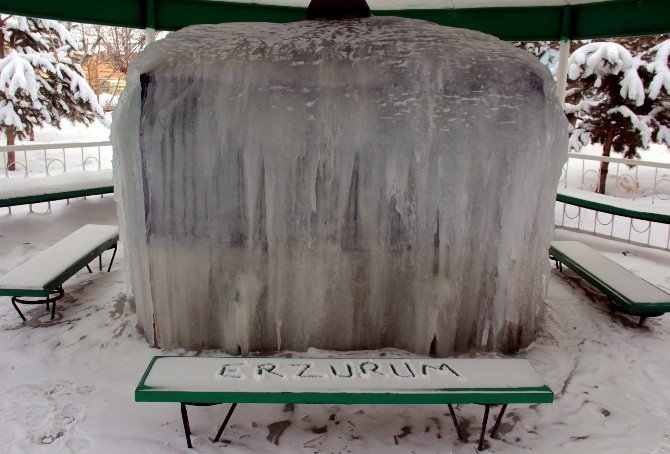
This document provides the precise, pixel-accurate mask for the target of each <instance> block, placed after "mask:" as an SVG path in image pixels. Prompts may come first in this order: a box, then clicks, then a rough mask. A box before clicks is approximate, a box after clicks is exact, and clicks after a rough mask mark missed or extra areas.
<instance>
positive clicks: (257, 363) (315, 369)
mask: <svg viewBox="0 0 670 454" xmlns="http://www.w3.org/2000/svg"><path fill="white" fill-rule="evenodd" d="M217 375H218V377H220V378H222V379H232V380H243V379H246V378H249V377H251V378H254V379H256V380H287V379H296V380H315V379H331V378H332V379H350V380H356V379H366V378H376V379H383V378H387V379H396V380H397V379H404V380H412V379H425V378H431V377H433V378H435V377H444V378H451V379H458V380H463V379H464V378H465V377H463V376H462V374H461V373H459V372H458V371H457V370H456V368H455V367H453V366H451V365H450V364H449V363H448V362H446V361H430V360H425V361H423V360H406V359H399V360H383V361H380V360H371V359H360V360H325V361H324V360H319V361H310V360H308V359H304V360H301V359H297V358H296V359H277V360H275V359H270V358H258V359H249V360H239V359H237V360H235V361H230V362H224V364H223V365H222V366H221V368H220V369H219V371H218V374H217Z"/></svg>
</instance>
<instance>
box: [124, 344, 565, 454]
mask: <svg viewBox="0 0 670 454" xmlns="http://www.w3.org/2000/svg"><path fill="white" fill-rule="evenodd" d="M553 398H554V394H553V392H552V391H551V389H549V387H548V386H547V385H546V384H545V383H544V381H543V380H542V378H541V377H540V376H539V375H538V373H537V372H536V371H535V369H533V367H532V366H531V365H530V363H528V361H526V360H525V359H465V358H454V359H452V358H445V359H435V358H425V359H416V358H412V359H409V358H397V359H390V358H384V359H379V358H374V359H371V358H346V359H325V358H319V359H315V358H303V359H301V358H258V357H254V358H239V357H227V358H224V357H184V356H181V357H176V356H155V357H154V358H153V359H152V360H151V362H150V363H149V366H148V367H147V370H146V371H145V373H144V375H143V376H142V379H141V380H140V383H139V384H138V386H137V388H136V390H135V401H136V402H179V403H180V404H181V415H182V421H183V424H184V432H185V434H186V443H187V445H188V447H189V448H191V447H192V444H191V429H190V425H189V421H188V413H187V405H200V406H204V405H217V404H221V403H230V404H232V405H231V406H230V409H229V411H228V414H227V415H226V417H225V419H224V421H223V424H222V425H221V428H220V429H219V431H218V433H217V434H216V437H215V438H214V442H215V443H216V442H217V441H218V440H219V439H220V438H221V435H222V433H223V430H224V429H225V427H226V425H227V424H228V421H229V420H230V417H231V416H232V414H233V411H234V410H235V407H236V406H237V404H238V403H254V404H258V403H276V404H279V403H281V404H289V403H290V404H345V405H346V404H357V405H358V404H365V405H367V404H392V405H403V404H438V405H445V404H446V405H447V406H448V408H449V411H450V413H451V419H452V421H453V423H454V426H455V428H456V433H457V434H458V437H459V439H461V440H462V439H463V438H462V435H461V431H460V427H459V425H458V420H457V418H456V414H455V412H454V409H453V406H452V405H454V404H481V405H484V406H485V410H484V421H483V424H482V428H481V433H480V437H479V444H478V449H479V450H481V449H482V446H483V443H484V436H485V434H486V425H487V422H488V417H489V410H490V407H491V406H492V405H502V408H501V410H500V413H499V414H498V417H497V418H496V421H495V424H494V426H493V429H492V431H491V437H492V438H495V435H496V433H497V431H498V428H499V426H500V422H501V421H502V418H503V415H504V413H505V409H506V408H507V405H508V404H538V403H550V402H552V401H553Z"/></svg>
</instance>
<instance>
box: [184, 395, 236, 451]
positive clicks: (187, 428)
mask: <svg viewBox="0 0 670 454" xmlns="http://www.w3.org/2000/svg"><path fill="white" fill-rule="evenodd" d="M180 405H181V421H182V422H183V423H184V434H185V435H186V446H188V447H189V448H192V447H193V444H192V443H191V425H190V424H189V422H188V410H187V409H186V406H187V405H193V406H194V407H209V406H212V405H219V404H205V403H200V402H180ZM236 405H237V404H233V406H232V407H231V409H230V411H229V412H228V416H226V420H225V421H224V422H223V427H221V432H223V429H224V428H225V425H226V423H227V422H228V420H229V419H230V416H231V415H232V414H233V410H234V409H235V406H236Z"/></svg>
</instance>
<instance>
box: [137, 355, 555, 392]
mask: <svg viewBox="0 0 670 454" xmlns="http://www.w3.org/2000/svg"><path fill="white" fill-rule="evenodd" d="M145 385H146V386H149V387H152V388H158V389H160V390H161V391H199V392H217V391H218V392H264V393H281V392H323V393H335V392H343V393H389V392H391V393H439V392H443V391H445V388H448V389H450V390H458V389H467V388H497V389H500V388H508V389H512V388H522V387H523V388H531V387H533V388H537V387H542V386H544V385H545V383H544V381H543V380H542V378H541V377H540V376H539V375H538V373H537V372H536V371H535V369H533V367H532V366H531V365H530V364H529V363H528V361H526V360H525V359H506V358H505V359H503V358H492V359H471V358H468V359H463V358H445V359H435V358H426V359H414V358H402V359H400V358H398V359H389V358H384V359H374V358H360V359H359V358H347V359H335V358H332V359H326V358H304V359H302V358H235V357H233V358H214V357H161V358H158V359H157V360H156V362H155V363H154V365H153V367H152V369H151V372H150V373H149V375H148V376H147V378H146V380H145Z"/></svg>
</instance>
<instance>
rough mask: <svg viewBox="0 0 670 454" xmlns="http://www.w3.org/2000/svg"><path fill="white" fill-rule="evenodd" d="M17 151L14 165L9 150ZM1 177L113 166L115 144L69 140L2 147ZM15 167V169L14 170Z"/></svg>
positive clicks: (95, 169)
mask: <svg viewBox="0 0 670 454" xmlns="http://www.w3.org/2000/svg"><path fill="white" fill-rule="evenodd" d="M10 152H14V159H15V161H14V163H13V166H12V164H11V163H10V162H9V153H10ZM0 165H2V168H1V170H0V178H2V177H4V178H31V177H49V176H53V175H60V174H63V173H67V172H72V171H82V170H86V171H97V170H102V169H111V168H112V143H111V142H110V141H104V142H69V143H49V144H26V145H9V146H0ZM12 167H13V169H12Z"/></svg>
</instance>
